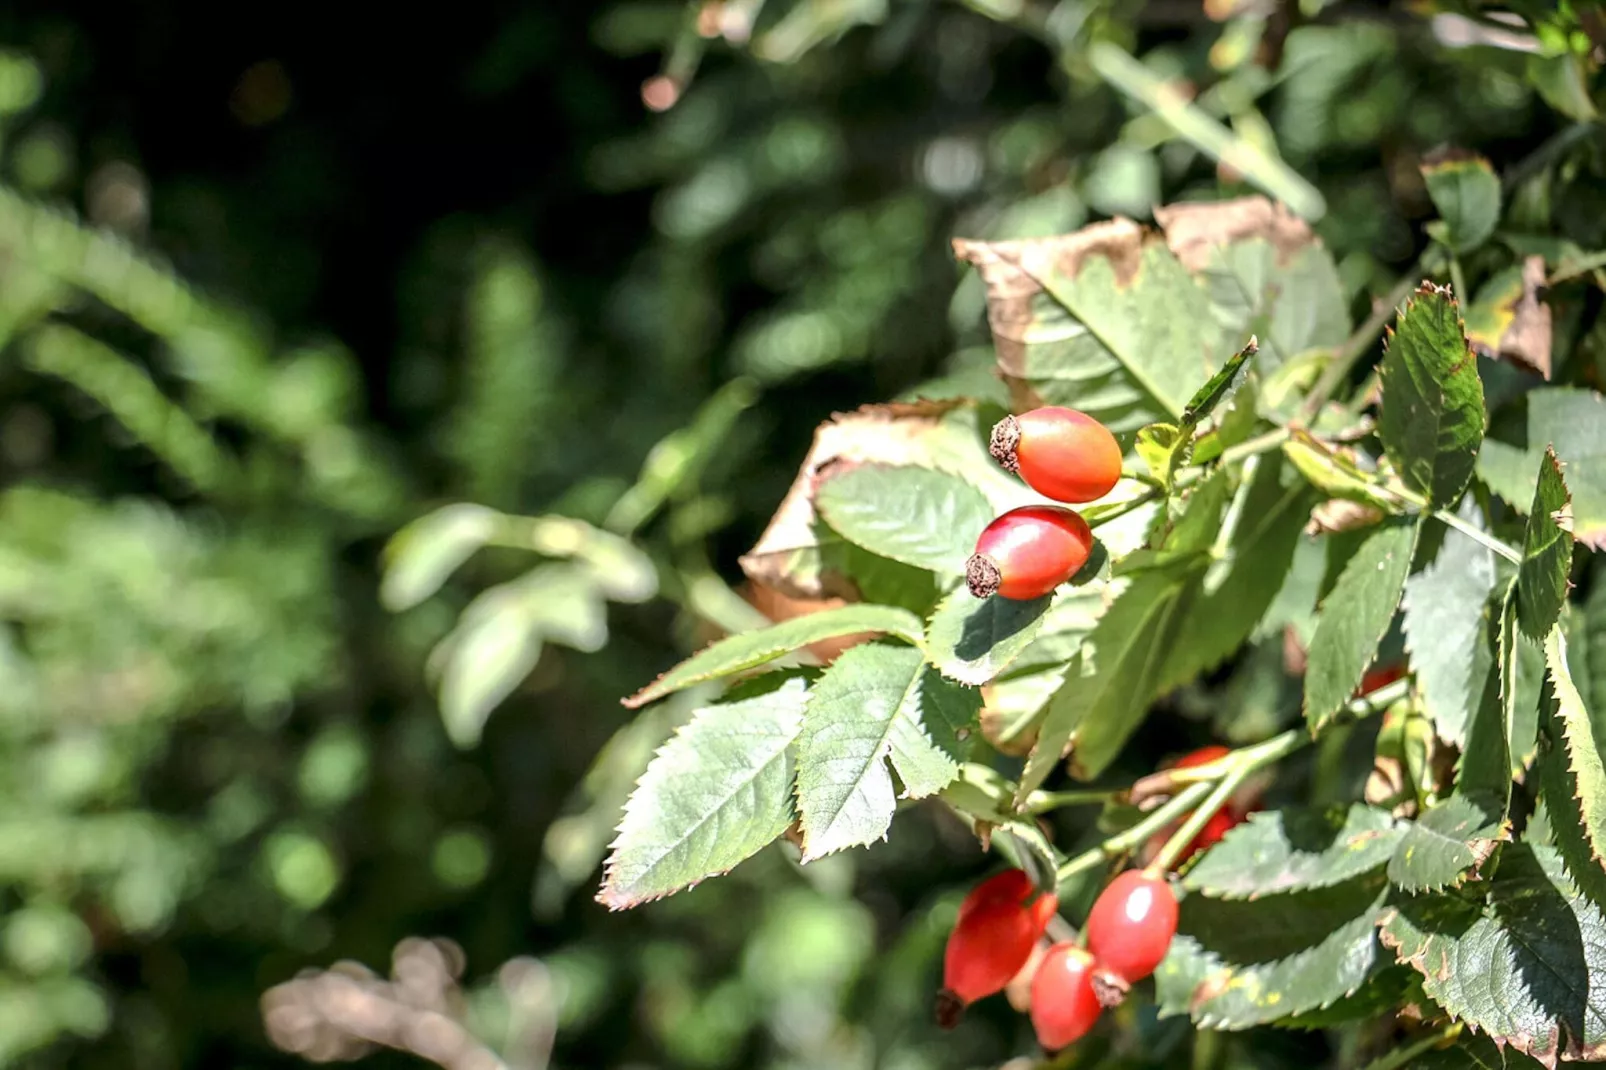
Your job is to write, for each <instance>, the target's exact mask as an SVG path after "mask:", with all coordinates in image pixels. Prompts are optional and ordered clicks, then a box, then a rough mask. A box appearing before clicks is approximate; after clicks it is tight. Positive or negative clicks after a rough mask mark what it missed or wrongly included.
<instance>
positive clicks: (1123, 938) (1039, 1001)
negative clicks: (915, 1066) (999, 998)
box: [937, 869, 1177, 1052]
mask: <svg viewBox="0 0 1606 1070" xmlns="http://www.w3.org/2000/svg"><path fill="white" fill-rule="evenodd" d="M1058 906H1059V901H1058V900H1057V899H1056V898H1055V897H1054V895H1053V894H1052V893H1050V892H1041V893H1039V892H1038V891H1037V889H1036V888H1035V887H1034V886H1033V884H1032V881H1031V878H1030V877H1028V876H1027V875H1026V874H1025V873H1024V872H1022V871H1021V870H1018V869H1011V870H1005V871H1004V872H1003V873H1000V874H998V875H997V876H994V877H990V878H988V879H987V880H985V881H983V882H982V883H981V884H980V885H978V886H977V887H976V888H974V889H973V890H972V891H971V893H970V894H969V895H968V896H966V897H965V901H964V903H963V904H961V905H960V908H959V920H958V921H957V922H956V923H955V924H954V930H953V932H952V933H951V934H949V937H948V948H947V953H946V955H945V956H944V960H943V991H942V993H941V994H940V995H939V996H938V999H937V1020H938V1022H939V1023H941V1024H942V1025H943V1027H944V1028H949V1027H952V1026H953V1025H954V1024H956V1023H957V1022H958V1021H959V1016H960V1014H961V1013H963V1011H964V1008H965V1007H966V1006H968V1005H969V1004H971V1003H974V1002H975V1001H976V1000H978V999H982V998H984V997H986V996H990V995H992V994H994V993H995V992H1001V991H1003V990H1004V989H1005V987H1006V986H1010V985H1011V982H1014V983H1015V984H1017V985H1019V984H1022V983H1025V984H1029V985H1030V996H1029V1003H1030V1008H1029V1010H1030V1014H1031V1019H1032V1028H1033V1029H1034V1030H1035V1031H1036V1033H1037V1039H1038V1042H1039V1043H1041V1044H1042V1045H1043V1047H1044V1048H1045V1049H1047V1050H1048V1051H1050V1052H1055V1051H1059V1050H1060V1049H1061V1048H1065V1047H1068V1046H1069V1045H1071V1044H1073V1043H1075V1042H1076V1041H1078V1040H1080V1039H1081V1038H1082V1037H1084V1036H1086V1035H1087V1033H1088V1031H1089V1030H1091V1029H1092V1028H1093V1025H1094V1023H1095V1022H1097V1021H1098V1018H1099V1015H1100V1014H1102V1013H1103V1011H1104V1008H1106V1007H1113V1006H1116V1005H1117V1004H1119V1003H1120V1002H1121V1001H1122V1000H1123V999H1125V998H1126V992H1127V989H1128V988H1129V987H1130V986H1131V984H1132V982H1134V981H1139V980H1142V979H1143V978H1145V977H1147V976H1149V975H1150V974H1152V973H1153V972H1154V969H1155V967H1156V966H1158V965H1160V960H1161V959H1163V958H1165V954H1166V951H1167V950H1168V949H1169V948H1170V946H1171V938H1172V937H1173V936H1174V935H1176V931H1177V900H1176V896H1175V895H1173V894H1172V891H1171V886H1170V885H1169V884H1168V883H1167V882H1166V880H1165V877H1164V876H1162V875H1160V874H1157V873H1152V872H1150V871H1148V870H1128V871H1126V872H1125V873H1122V874H1120V875H1119V876H1118V877H1116V878H1115V879H1114V880H1113V881H1111V882H1110V883H1109V885H1108V886H1106V887H1105V889H1104V891H1103V892H1101V893H1100V894H1099V897H1098V899H1097V900H1095V901H1094V903H1093V909H1092V911H1091V912H1090V913H1089V914H1088V917H1087V928H1086V941H1085V942H1086V947H1085V948H1083V947H1081V946H1079V945H1078V944H1077V943H1076V942H1074V941H1070V940H1063V941H1060V942H1058V943H1055V944H1053V945H1051V946H1050V947H1049V948H1048V950H1047V951H1045V952H1043V953H1042V954H1040V955H1037V954H1034V952H1035V951H1036V950H1037V946H1038V942H1039V940H1041V939H1042V937H1043V933H1044V931H1045V930H1046V929H1047V927H1048V922H1049V919H1050V918H1051V917H1052V916H1053V914H1054V911H1055V910H1056V909H1057V908H1058ZM1027 972H1030V977H1029V978H1027V977H1025V976H1024V975H1025V974H1026V973H1027Z"/></svg>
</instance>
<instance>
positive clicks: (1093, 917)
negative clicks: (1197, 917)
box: [1086, 869, 1177, 1007]
mask: <svg viewBox="0 0 1606 1070" xmlns="http://www.w3.org/2000/svg"><path fill="white" fill-rule="evenodd" d="M1086 932H1087V949H1088V951H1090V952H1092V954H1093V957H1094V958H1095V959H1097V960H1098V967H1097V969H1095V970H1094V971H1093V991H1094V993H1095V994H1096V995H1097V996H1098V999H1099V1002H1100V1003H1101V1004H1103V1005H1104V1006H1106V1007H1114V1006H1116V1005H1117V1004H1119V1003H1120V1002H1121V1001H1122V1000H1124V999H1125V998H1126V993H1127V990H1128V989H1129V988H1131V987H1132V983H1133V982H1134V981H1141V980H1142V979H1143V978H1145V977H1147V976H1149V975H1150V974H1151V973H1153V972H1154V969H1155V967H1156V966H1158V965H1160V960H1161V959H1164V958H1165V955H1166V952H1167V951H1168V950H1170V948H1171V938H1172V937H1174V936H1176V934H1177V897H1176V895H1175V893H1173V892H1172V891H1171V885H1170V884H1169V883H1167V881H1166V879H1165V877H1163V876H1161V875H1160V874H1158V873H1152V872H1150V871H1148V870H1138V869H1129V870H1127V871H1126V872H1125V873H1122V874H1120V875H1119V876H1117V877H1116V878H1115V879H1114V880H1112V881H1111V882H1110V883H1109V884H1108V885H1107V886H1105V889H1104V890H1103V891H1102V892H1100V893H1099V897H1098V898H1097V899H1096V900H1094V902H1093V909H1092V910H1091V911H1089V912H1088V915H1087V928H1086Z"/></svg>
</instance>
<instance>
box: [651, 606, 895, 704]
mask: <svg viewBox="0 0 1606 1070" xmlns="http://www.w3.org/2000/svg"><path fill="white" fill-rule="evenodd" d="M861 632H879V633H884V634H886V635H892V636H897V637H898V638H900V639H905V640H907V641H909V642H911V643H919V642H920V639H921V636H920V618H919V617H916V616H915V615H914V614H913V613H910V612H909V611H908V610H906V609H898V608H897V607H895V606H869V605H850V606H839V607H837V608H835V609H825V610H821V611H820V612H818V613H806V614H804V615H803V616H801V617H793V618H792V619H791V620H787V621H782V622H781V623H779V624H772V625H770V626H769V627H768V628H760V629H758V630H757V631H751V632H742V633H740V634H738V635H732V636H729V637H728V638H725V639H721V640H719V641H718V642H716V643H713V644H711V645H710V646H708V647H705V648H704V649H703V650H702V651H700V652H698V653H696V654H694V655H692V656H691V657H689V658H687V659H686V660H685V661H683V662H681V663H680V664H679V665H676V666H675V667H674V668H673V669H670V670H669V671H668V672H666V673H664V674H663V675H662V676H660V677H658V679H656V680H654V681H653V682H652V683H650V684H648V685H647V686H646V687H644V688H642V689H641V690H640V691H637V692H636V693H635V694H634V695H631V696H630V697H629V698H627V699H625V700H624V704H625V705H626V706H627V707H629V708H631V709H635V708H636V707H638V706H645V705H646V704H647V703H649V702H655V701H657V700H658V699H661V698H663V697H664V696H665V695H669V694H673V693H674V692H676V691H679V690H681V689H682V688H687V687H690V686H691V685H693V684H700V683H702V682H703V681H705V680H716V679H718V678H720V677H722V676H733V675H735V674H736V673H740V672H746V671H747V670H748V669H753V668H757V667H758V666H760V665H763V664H764V663H765V662H768V661H774V660H775V659H776V658H778V657H781V656H782V655H783V654H789V653H791V652H792V651H794V650H798V649H801V648H802V647H805V646H808V645H809V644H810V643H818V642H821V641H822V640H826V639H836V638H839V637H841V636H844V635H857V634H859V633H861Z"/></svg>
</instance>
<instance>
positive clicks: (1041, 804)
mask: <svg viewBox="0 0 1606 1070" xmlns="http://www.w3.org/2000/svg"><path fill="white" fill-rule="evenodd" d="M1116 794H1117V793H1116V792H1114V791H1095V790H1093V789H1088V790H1086V791H1034V792H1032V793H1031V794H1030V795H1028V796H1027V797H1026V805H1025V806H1023V807H1021V809H1022V810H1024V811H1025V812H1026V813H1028V814H1046V813H1048V812H1049V811H1050V810H1058V809H1059V808H1060V807H1062V806H1103V805H1104V804H1105V803H1107V802H1109V801H1110V800H1111V799H1113V798H1115V796H1116Z"/></svg>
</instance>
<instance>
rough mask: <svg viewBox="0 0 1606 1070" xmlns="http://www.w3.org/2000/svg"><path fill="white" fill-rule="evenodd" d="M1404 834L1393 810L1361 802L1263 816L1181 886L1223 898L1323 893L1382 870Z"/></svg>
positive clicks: (1212, 853) (1235, 833)
mask: <svg viewBox="0 0 1606 1070" xmlns="http://www.w3.org/2000/svg"><path fill="white" fill-rule="evenodd" d="M1403 835H1405V827H1404V825H1403V824H1401V823H1400V822H1397V821H1396V820H1395V819H1394V818H1393V817H1392V816H1390V815H1389V813H1388V812H1387V811H1385V810H1379V809H1377V808H1376V807H1372V806H1366V805H1364V804H1362V803H1352V804H1351V805H1350V807H1349V809H1348V810H1345V809H1343V808H1341V807H1332V808H1329V809H1326V810H1307V809H1299V810H1266V811H1261V812H1259V813H1254V814H1250V815H1249V820H1248V821H1246V822H1245V823H1243V824H1241V825H1239V826H1237V827H1236V828H1234V829H1232V831H1230V832H1228V833H1227V835H1226V838H1225V839H1223V840H1222V841H1221V842H1220V843H1218V844H1217V845H1216V846H1214V847H1212V848H1211V849H1210V850H1209V851H1208V852H1206V853H1205V855H1204V856H1203V857H1202V858H1200V859H1199V861H1198V863H1197V864H1196V865H1194V867H1193V868H1192V869H1191V870H1189V871H1188V876H1187V878H1186V879H1185V880H1184V881H1183V886H1184V887H1186V888H1187V889H1188V890H1189V891H1190V892H1200V893H1202V894H1204V895H1209V896H1214V897H1216V898H1218V899H1258V898H1259V897H1261V896H1265V895H1273V894H1277V893H1280V892H1295V891H1305V890H1309V889H1312V888H1325V887H1327V886H1329V885H1333V884H1342V883H1344V882H1345V881H1348V880H1351V879H1353V878H1355V877H1359V876H1362V875H1364V874H1366V873H1370V872H1371V871H1373V870H1375V869H1377V868H1379V867H1381V866H1382V865H1384V864H1385V863H1386V862H1388V860H1389V856H1390V855H1391V854H1393V852H1394V847H1395V845H1396V844H1398V843H1399V841H1400V838H1401V837H1402V836H1403Z"/></svg>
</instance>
